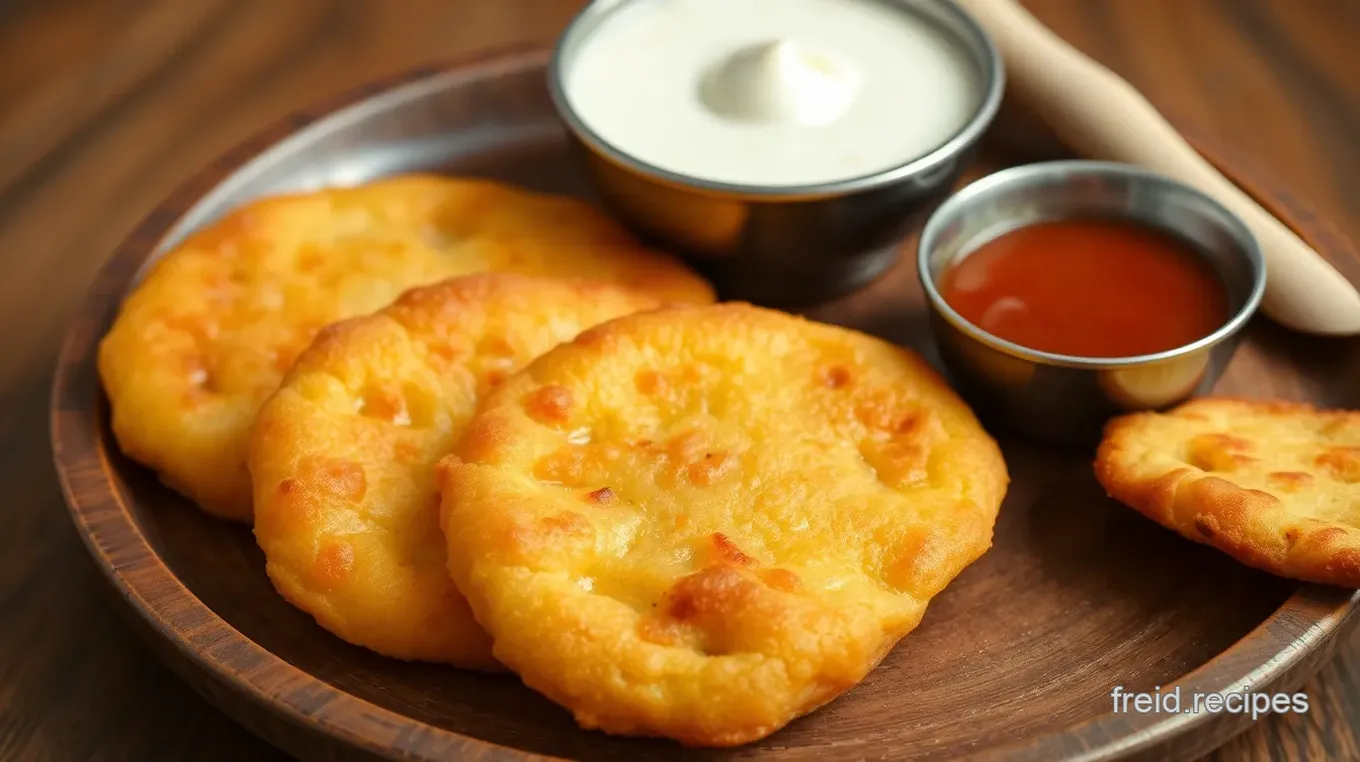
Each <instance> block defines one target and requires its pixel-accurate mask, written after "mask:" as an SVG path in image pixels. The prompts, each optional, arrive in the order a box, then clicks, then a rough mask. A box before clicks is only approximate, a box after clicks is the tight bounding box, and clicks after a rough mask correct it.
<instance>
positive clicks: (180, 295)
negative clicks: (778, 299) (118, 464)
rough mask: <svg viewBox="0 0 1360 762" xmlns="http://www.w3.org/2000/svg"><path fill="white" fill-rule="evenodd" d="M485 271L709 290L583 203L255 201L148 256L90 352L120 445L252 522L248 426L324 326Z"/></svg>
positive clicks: (489, 187) (455, 184)
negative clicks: (152, 259)
mask: <svg viewBox="0 0 1360 762" xmlns="http://www.w3.org/2000/svg"><path fill="white" fill-rule="evenodd" d="M483 271H512V272H520V273H525V274H529V275H542V276H550V277H562V276H573V277H586V278H590V279H591V280H599V281H606V282H613V283H618V284H621V285H626V286H631V287H635V288H637V289H639V290H642V291H645V292H647V293H650V294H653V295H655V296H657V297H659V298H661V299H663V300H676V301H682V302H691V301H692V302H704V303H707V302H711V301H712V299H713V294H712V291H711V289H710V287H709V286H708V285H707V284H706V283H704V282H703V281H702V280H701V279H699V278H698V277H697V276H695V275H694V274H692V273H691V272H690V271H689V270H687V269H685V268H684V267H683V266H682V265H680V264H679V263H678V262H676V261H674V260H672V259H670V258H669V257H667V256H665V255H662V254H659V253H656V252H653V251H649V250H647V249H644V248H642V246H641V245H640V244H638V243H637V242H636V241H635V240H634V239H633V238H632V237H631V236H630V235H628V234H627V233H626V232H624V230H623V229H622V228H620V227H619V226H618V225H617V224H616V223H614V222H612V221H611V220H609V219H608V218H607V217H605V216H604V215H602V214H601V213H599V212H597V211H595V210H594V209H592V208H591V207H589V206H588V205H586V204H585V203H583V202H581V201H576V200H572V199H567V198H559V197H553V196H545V195H540V194H536V193H531V192H528V191H524V190H520V189H516V188H511V187H508V186H504V185H500V184H497V183H492V182H488V181H483V180H458V179H449V178H442V177H435V176H425V175H413V176H404V177H398V178H393V179H388V180H383V181H379V182H375V183H372V184H369V185H366V186H362V187H358V188H349V189H330V190H323V191H318V192H314V193H303V194H299V195H292V196H283V197H275V198H269V199H264V200H260V201H255V202H253V203H250V204H248V205H246V206H245V207H243V208H241V209H239V210H237V211H235V212H233V213H231V214H229V215H228V216H226V217H225V218H224V219H222V220H220V221H218V222H216V223H213V224H212V225H210V226H208V227H207V228H206V229H204V230H202V231H200V232H198V233H196V234H194V235H193V236H191V237H190V238H189V239H188V240H186V241H185V242H184V243H183V244H181V245H180V246H179V247H178V248H176V249H175V250H174V251H172V252H170V253H169V254H167V255H166V256H165V257H164V258H163V259H161V260H160V261H159V262H158V263H157V264H156V265H155V266H154V267H153V268H152V270H151V272H150V273H149V274H148V275H147V277H146V279H145V280H144V281H143V282H142V283H141V284H140V285H139V286H138V287H137V288H136V290H135V291H134V292H133V293H132V294H131V295H130V296H129V297H128V298H127V300H126V301H125V303H124V304H123V307H122V310H121V312H120V314H119V316H118V318H117V321H116V322H115V323H114V325H113V328H112V330H111V331H110V332H109V334H108V336H107V337H105V339H104V340H103V342H102V344H101V345H100V348H99V370H100V375H101V377H102V379H103V382H104V387H105V389H106V390H107V392H108V395H109V399H110V400H111V403H112V408H113V430H114V433H115V435H116V436H117V439H118V443H119V445H120V447H121V448H122V449H123V450H124V452H126V453H127V454H128V455H129V456H130V457H132V458H133V459H135V460H137V461H140V462H142V463H144V464H146V465H148V466H150V467H151V468H153V469H155V470H156V471H157V472H158V473H159V475H160V477H161V479H162V481H164V482H165V483H166V484H168V485H169V486H171V487H172V488H174V489H176V490H178V491H179V492H181V493H183V494H185V495H187V496H188V497H190V498H192V499H193V500H194V501H196V502H197V503H198V504H199V505H200V506H202V507H203V508H204V509H205V510H207V511H208V512H209V513H212V514H215V515H217V516H221V517H224V518H229V519H234V520H238V521H249V520H250V517H251V506H250V480H249V476H248V475H247V473H246V465H245V447H246V442H245V438H246V430H247V429H248V428H249V426H250V422H251V421H252V420H253V419H254V416H255V412H256V410H258V408H259V405H260V403H261V402H262V401H264V398H265V397H267V396H268V395H269V394H270V392H272V391H274V389H276V388H278V384H279V380H280V379H281V378H282V377H283V374H284V373H285V372H286V371H287V370H288V368H289V366H291V365H292V363H293V359H294V358H295V357H296V356H297V353H298V352H300V351H302V349H303V348H304V347H306V346H307V345H308V343H310V342H311V340H312V337H313V336H315V335H316V332H317V331H319V330H320V329H321V328H323V327H325V326H326V325H329V324H330V323H333V322H335V321H336V320H340V319H343V318H347V317H352V316H355V315H361V314H367V313H369V312H371V311H373V310H375V309H378V308H379V307H382V306H385V305H387V304H388V303H390V302H391V301H392V300H393V299H394V298H396V296H397V295H398V294H400V293H401V292H402V291H404V290H406V289H407V288H410V287H412V286H417V285H423V284H428V283H434V282H437V281H440V280H443V279H445V278H448V277H452V276H456V275H464V274H469V273H475V272H483Z"/></svg>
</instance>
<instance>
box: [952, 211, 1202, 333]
mask: <svg viewBox="0 0 1360 762" xmlns="http://www.w3.org/2000/svg"><path fill="white" fill-rule="evenodd" d="M940 286H941V288H940V293H941V296H943V297H944V300H945V302H946V303H947V304H949V306H950V307H953V308H954V311H956V312H958V313H959V314H960V315H962V316H963V318H964V319H965V320H967V321H968V322H970V323H972V324H973V325H976V326H977V327H979V328H981V329H982V330H984V331H987V332H988V333H990V334H992V335H994V336H997V337H999V338H1002V339H1006V340H1008V341H1011V342H1014V343H1016V344H1019V345H1021V346H1024V347H1028V348H1030V349H1037V350H1039V351H1043V352H1050V353H1054V354H1063V355H1073V356H1078V357H1104V358H1109V357H1129V356H1132V355H1143V354H1152V353H1155V352H1164V351H1166V350H1170V349H1175V348H1177V347H1180V346H1184V345H1185V344H1189V343H1191V342H1193V341H1196V340H1198V339H1202V338H1204V337H1205V336H1208V335H1209V334H1211V333H1213V332H1214V331H1216V330H1218V329H1219V328H1220V327H1221V326H1222V325H1223V324H1224V323H1225V322H1226V321H1227V319H1228V307H1229V305H1228V295H1227V292H1226V291H1225V289H1224V287H1223V283H1222V281H1220V280H1219V277H1218V274H1217V273H1216V272H1215V271H1214V268H1213V266H1212V265H1210V264H1209V263H1208V262H1206V261H1205V260H1204V258H1203V257H1202V256H1200V254H1199V253H1198V252H1196V251H1195V250H1194V249H1193V248H1192V247H1191V246H1190V245H1188V244H1186V243H1185V242H1183V241H1181V240H1180V239H1178V238H1175V237H1173V236H1172V235H1170V234H1168V233H1164V232H1162V231H1160V230H1157V229H1156V228H1152V227H1146V226H1142V225H1137V224H1134V223H1127V222H1120V221H1113V220H1099V219H1090V220H1080V219H1079V220H1061V221H1054V222H1041V223H1038V224H1034V225H1030V226H1028V227H1023V228H1020V229H1018V230H1014V231H1012V232H1010V233H1007V234H1005V235H1003V236H1001V237H999V238H997V239H995V240H992V241H990V242H988V243H986V244H983V245H982V246H981V247H980V248H979V249H977V250H976V251H974V252H972V253H970V254H968V255H967V256H965V257H963V259H962V260H961V261H959V262H957V263H955V264H954V265H952V266H951V267H950V268H949V269H948V270H947V271H946V272H945V274H944V277H943V278H942V279H941V284H940Z"/></svg>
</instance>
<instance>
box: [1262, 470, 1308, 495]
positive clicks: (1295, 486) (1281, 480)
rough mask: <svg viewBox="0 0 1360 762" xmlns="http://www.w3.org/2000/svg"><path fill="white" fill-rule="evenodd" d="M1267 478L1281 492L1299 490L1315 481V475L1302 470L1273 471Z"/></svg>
mask: <svg viewBox="0 0 1360 762" xmlns="http://www.w3.org/2000/svg"><path fill="white" fill-rule="evenodd" d="M1266 479H1268V480H1269V481H1270V485H1271V486H1272V487H1274V488H1275V489H1278V490H1280V491H1281V492H1298V491H1299V490H1301V489H1303V488H1304V487H1307V486H1309V485H1311V484H1312V483H1313V475H1312V474H1308V473H1304V472H1302V471H1272V472H1270V473H1268V474H1266Z"/></svg>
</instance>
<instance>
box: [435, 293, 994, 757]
mask: <svg viewBox="0 0 1360 762" xmlns="http://www.w3.org/2000/svg"><path fill="white" fill-rule="evenodd" d="M441 478H442V479H443V503H442V505H443V522H444V529H445V536H446V539H447V541H448V543H449V547H450V555H449V568H450V573H451V575H452V576H453V577H454V579H455V580H456V581H457V582H458V583H459V587H460V589H462V590H463V591H464V592H465V593H466V594H467V596H468V599H469V602H470V603H471V605H472V608H473V611H474V612H475V613H476V616H477V619H478V621H479V622H481V623H482V624H483V625H485V626H486V627H487V629H488V631H490V632H491V633H492V634H493V636H494V640H495V653H496V656H497V658H499V659H501V660H502V661H503V662H504V663H505V664H506V665H507V666H509V667H511V668H512V669H514V670H515V671H516V672H518V673H519V674H520V676H521V677H522V678H523V679H524V681H525V683H526V684H528V685H529V686H531V687H533V688H535V689H536V690H539V691H540V692H542V693H544V694H545V695H547V696H549V697H550V698H552V699H553V700H555V701H557V702H558V703H560V704H562V705H564V706H566V707H568V708H569V709H571V711H572V712H573V713H574V714H575V716H576V718H577V720H578V721H579V722H580V723H581V724H582V725H583V726H585V727H588V728H599V729H603V730H605V731H607V732H610V733H619V734H637V735H661V736H666V737H669V738H673V739H676V740H679V741H681V742H682V743H685V744H690V745H699V746H729V745H735V744H740V743H745V742H749V741H752V740H755V739H758V738H761V737H763V736H765V735H768V734H769V733H772V732H774V731H775V730H778V729H779V728H780V727H782V726H783V725H784V724H786V723H787V722H789V721H790V720H792V719H793V718H794V717H797V716H799V715H801V714H804V713H806V712H809V711H811V710H813V709H815V708H816V707H818V706H820V705H821V704H823V703H825V702H827V701H830V700H831V699H833V698H834V697H836V696H837V695H839V694H840V693H842V692H843V691H845V690H847V689H849V688H850V687H852V686H853V685H855V684H856V683H857V682H858V681H859V680H861V679H862V678H863V677H864V675H865V674H866V673H867V672H868V671H869V670H870V669H871V668H872V667H873V666H874V665H875V664H876V663H877V662H878V661H879V660H880V659H881V658H882V657H883V655H884V654H885V653H887V651H888V650H889V649H890V648H891V647H892V645H893V644H894V643H895V642H897V640H898V639H900V638H901V637H903V636H904V635H906V634H907V633H908V632H910V631H911V630H912V629H913V628H914V627H915V626H916V624H917V623H918V622H919V621H920V618H921V616H922V614H923V613H924V611H925V608H926V604H927V602H928V601H929V600H930V598H931V597H933V596H934V595H936V594H937V593H939V592H940V590H942V589H943V588H944V586H945V585H946V584H948V583H949V581H950V580H952V579H953V578H954V577H955V575H957V574H958V573H959V571H961V570H962V569H963V568H964V567H966V566H967V565H968V564H969V563H971V562H972V561H973V560H975V559H976V558H977V557H979V556H980V555H981V554H982V553H984V552H985V551H986V549H987V548H988V547H989V545H990V542H991V533H992V526H993V523H994V522H995V519H996V513H997V509H998V506H999V504H1000V502H1001V499H1002V496H1003V494H1004V493H1005V490H1006V484H1007V475H1006V468H1005V464H1004V462H1003V461H1002V459H1001V455H1000V452H999V450H998V449H997V447H996V444H995V443H994V442H993V441H992V439H991V438H990V437H988V436H987V434H986V433H985V432H984V431H983V430H982V428H981V427H980V426H979V425H978V423H977V421H976V419H975V418H974V417H973V414H972V412H971V411H970V410H969V409H968V408H967V407H966V406H965V405H964V404H963V402H962V401H960V400H959V399H958V398H957V397H956V396H955V395H954V393H953V392H952V391H951V390H950V389H949V388H948V386H946V385H945V384H944V382H943V381H942V380H941V379H940V378H939V376H937V375H936V374H935V373H934V372H933V371H932V370H931V369H930V368H929V367H928V366H926V365H925V363H923V362H922V361H921V360H920V359H919V358H918V357H916V356H915V355H913V354H911V353H909V352H906V351H904V350H901V349H899V348H897V347H893V346H891V345H888V344H886V343H884V342H881V341H878V340H877V339H873V338H870V337H868V336H864V335H862V334H858V333H854V332H852V331H848V330H845V329H841V328H835V327H832V326H826V325H820V324H816V323H812V322H809V321H805V320H802V319H800V318H795V317H793V316H790V315H785V314H781V313H777V312H773V311H769V310H762V309H757V308H754V307H750V306H748V305H740V304H726V305H719V306H713V307H703V308H683V307H671V308H666V309H662V310H657V311H653V312H647V313H640V314H636V315H632V316H629V317H625V318H620V319H618V320H614V321H610V322H608V323H604V324H601V325H599V326H596V327H595V328H592V329H590V330H588V331H586V332H585V333H583V334H581V335H580V336H579V337H577V339H576V340H575V341H573V342H571V343H569V344H564V345H562V346H560V347H558V348H557V349H555V350H553V351H551V352H549V353H547V354H546V355H544V356H543V357H541V358H539V359H538V360H536V361H535V362H534V363H532V364H531V365H530V366H529V367H528V368H527V369H526V370H525V371H524V372H523V373H520V374H519V375H517V376H515V377H514V378H513V379H511V380H509V381H507V382H506V385H505V386H503V387H502V388H500V389H498V390H497V391H496V392H494V393H493V394H491V395H490V396H489V397H488V398H486V399H485V400H484V402H483V405H482V406H481V408H480V409H479V413H478V414H477V416H476V417H475V418H474V419H473V421H472V422H471V423H470V424H469V426H468V428H467V430H466V432H465V433H464V436H463V437H462V439H461V440H460V442H459V444H458V446H457V447H456V448H455V454H454V455H452V456H450V457H449V458H446V459H445V461H444V462H443V464H442V466H441Z"/></svg>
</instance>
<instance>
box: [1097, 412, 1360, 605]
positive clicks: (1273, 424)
mask: <svg viewBox="0 0 1360 762" xmlns="http://www.w3.org/2000/svg"><path fill="white" fill-rule="evenodd" d="M1095 470H1096V478H1097V479H1099V480H1100V483H1101V484H1102V485H1104V487H1105V490H1106V491H1107V492H1108V493H1109V494H1110V496H1111V497H1113V498H1115V499H1116V500H1119V501H1120V502H1122V503H1125V504H1127V505H1129V506H1130V507H1132V508H1134V509H1135V510H1137V511H1139V512H1140V513H1142V514H1144V515H1145V516H1147V517H1148V518H1150V519H1152V520H1153V521H1156V522H1157V523H1159V524H1161V525H1163V526H1165V527H1167V528H1169V529H1173V530H1175V531H1176V532H1179V533H1180V534H1182V535H1184V536H1185V537H1187V538H1189V539H1191V540H1194V541H1195V542H1200V543H1204V544H1205V545H1211V546H1213V547H1215V548H1218V549H1219V550H1221V551H1223V552H1224V553H1227V554H1228V555H1230V556H1232V557H1233V558H1236V559H1237V560H1238V561H1241V562H1242V563H1244V564H1246V565H1248V566H1252V567H1255V568H1257V569H1263V570H1265V571H1268V572H1271V573H1273V574H1278V575H1280V576H1283V577H1290V578H1293V579H1299V580H1305V581H1308V582H1320V583H1324V584H1334V585H1342V586H1345V587H1360V413H1355V412H1344V411H1321V410H1317V409H1315V408H1313V407H1311V406H1309V405H1303V404H1295V403H1288V402H1253V401H1247V400H1237V399H1215V398H1204V399H1198V400H1193V401H1191V402H1188V403H1186V404H1184V405H1181V406H1180V407H1178V408H1176V409H1175V410H1172V411H1171V412H1169V413H1165V414H1158V413H1137V414H1133V415H1127V416H1124V417H1121V418H1116V419H1114V420H1113V421H1111V422H1110V424H1109V425H1108V426H1107V427H1106V430H1105V438H1104V440H1103V441H1102V442H1101V445H1100V448H1099V450H1098V451H1097V454H1096V463H1095Z"/></svg>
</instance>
